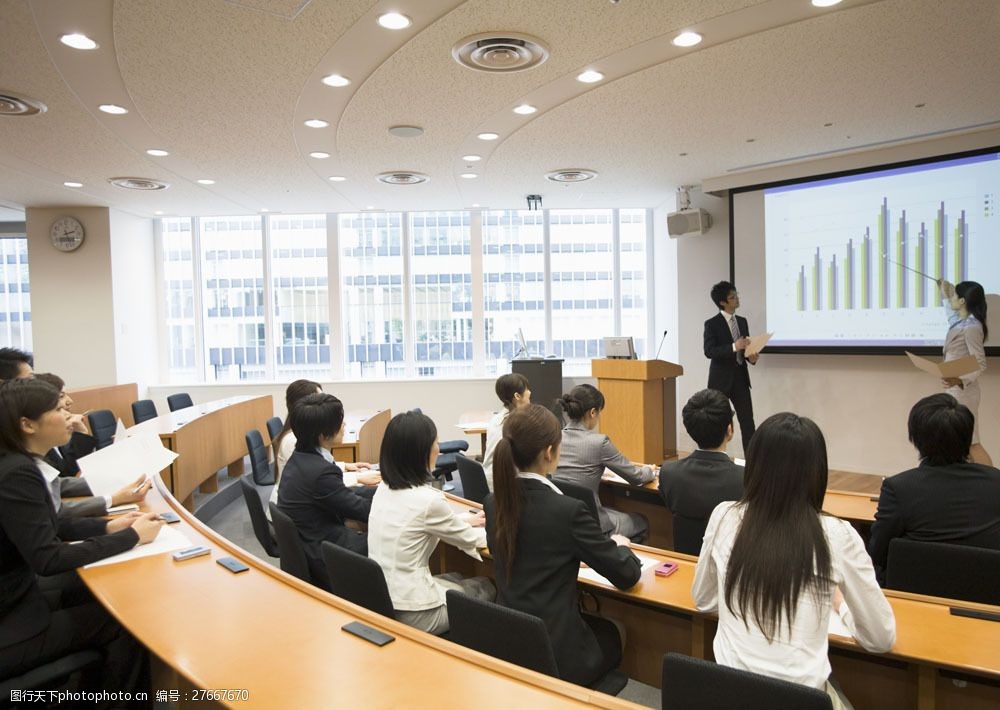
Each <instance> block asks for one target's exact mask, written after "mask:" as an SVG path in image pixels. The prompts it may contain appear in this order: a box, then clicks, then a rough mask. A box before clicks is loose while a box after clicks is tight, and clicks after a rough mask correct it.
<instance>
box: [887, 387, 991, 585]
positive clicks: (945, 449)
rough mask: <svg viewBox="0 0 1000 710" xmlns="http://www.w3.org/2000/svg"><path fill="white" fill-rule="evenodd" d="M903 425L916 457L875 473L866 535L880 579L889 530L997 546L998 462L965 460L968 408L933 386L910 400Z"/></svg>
mask: <svg viewBox="0 0 1000 710" xmlns="http://www.w3.org/2000/svg"><path fill="white" fill-rule="evenodd" d="M907 428H908V429H909V435H910V441H911V442H912V443H913V445H914V446H915V447H916V448H917V452H918V453H919V455H920V464H919V465H918V466H917V467H916V468H912V469H910V470H908V471H904V472H902V473H899V474H896V475H895V476H891V477H889V478H886V479H885V480H884V481H882V492H881V494H880V495H879V499H878V510H877V511H876V512H875V523H874V524H873V525H872V534H871V540H870V541H869V543H868V549H869V551H870V552H871V556H872V560H873V561H874V562H875V567H876V568H877V569H878V571H879V576H880V578H881V579H883V580H884V575H885V566H886V561H887V557H888V554H889V543H890V542H891V541H892V539H893V538H897V537H906V538H909V539H911V540H917V541H922V542H947V543H951V544H955V545H974V546H976V547H988V548H992V549H994V550H1000V470H997V469H995V468H993V467H992V466H986V465H983V464H978V463H972V462H970V461H969V447H970V445H971V442H972V432H973V416H972V412H970V411H969V409H968V407H966V406H965V405H963V404H960V403H959V402H958V401H956V399H955V398H954V397H952V396H951V395H950V394H946V393H943V392H942V393H940V394H933V395H931V396H929V397H924V398H923V399H921V400H920V401H919V402H917V403H916V404H915V405H913V409H911V410H910V416H909V421H908V423H907ZM928 574H934V570H928Z"/></svg>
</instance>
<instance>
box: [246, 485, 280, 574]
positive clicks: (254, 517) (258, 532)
mask: <svg viewBox="0 0 1000 710" xmlns="http://www.w3.org/2000/svg"><path fill="white" fill-rule="evenodd" d="M240 488H242V489H243V500H245V501H246V504H247V510H248V511H250V524H251V525H253V534H254V535H255V536H256V537H257V542H259V543H260V546H261V547H263V548H264V552H266V553H267V554H269V555H270V556H271V557H277V556H278V543H277V542H276V541H275V539H274V537H273V536H272V535H271V529H270V528H269V527H268V525H267V516H266V515H265V514H264V504H263V503H262V502H261V500H260V493H259V492H258V491H257V488H256V486H254V484H253V483H252V482H251V481H250V476H245V475H244V476H240Z"/></svg>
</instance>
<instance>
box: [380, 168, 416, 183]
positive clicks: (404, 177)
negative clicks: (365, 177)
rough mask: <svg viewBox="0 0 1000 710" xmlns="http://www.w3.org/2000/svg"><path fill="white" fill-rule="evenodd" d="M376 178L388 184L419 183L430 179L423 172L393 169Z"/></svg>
mask: <svg viewBox="0 0 1000 710" xmlns="http://www.w3.org/2000/svg"><path fill="white" fill-rule="evenodd" d="M375 179H376V180H378V181H379V182H381V183H385V184H386V185H419V184H420V183H422V182H427V181H428V180H430V178H429V177H427V176H426V175H424V174H422V173H414V172H410V171H409V170H393V171H391V172H388V173H381V174H379V175H376V176H375Z"/></svg>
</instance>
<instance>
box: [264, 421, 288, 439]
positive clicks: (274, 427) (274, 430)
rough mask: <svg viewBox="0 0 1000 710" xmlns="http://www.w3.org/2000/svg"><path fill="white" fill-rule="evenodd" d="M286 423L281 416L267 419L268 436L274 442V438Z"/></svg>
mask: <svg viewBox="0 0 1000 710" xmlns="http://www.w3.org/2000/svg"><path fill="white" fill-rule="evenodd" d="M282 426H284V423H283V422H282V421H281V417H271V418H270V419H268V420H267V438H268V439H270V440H271V443H274V439H275V437H276V436H278V434H280V433H281V427H282Z"/></svg>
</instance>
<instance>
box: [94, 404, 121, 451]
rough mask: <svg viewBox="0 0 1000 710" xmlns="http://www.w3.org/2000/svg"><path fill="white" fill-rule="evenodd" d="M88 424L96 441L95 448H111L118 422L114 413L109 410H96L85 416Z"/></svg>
mask: <svg viewBox="0 0 1000 710" xmlns="http://www.w3.org/2000/svg"><path fill="white" fill-rule="evenodd" d="M87 421H89V422H90V431H91V433H92V434H93V435H94V438H95V439H97V448H99V449H103V448H104V447H105V446H111V444H112V443H114V440H115V431H116V430H117V429H118V420H117V419H115V413H114V412H112V411H111V410H110V409H97V410H95V411H93V412H91V413H90V414H88V415H87Z"/></svg>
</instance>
